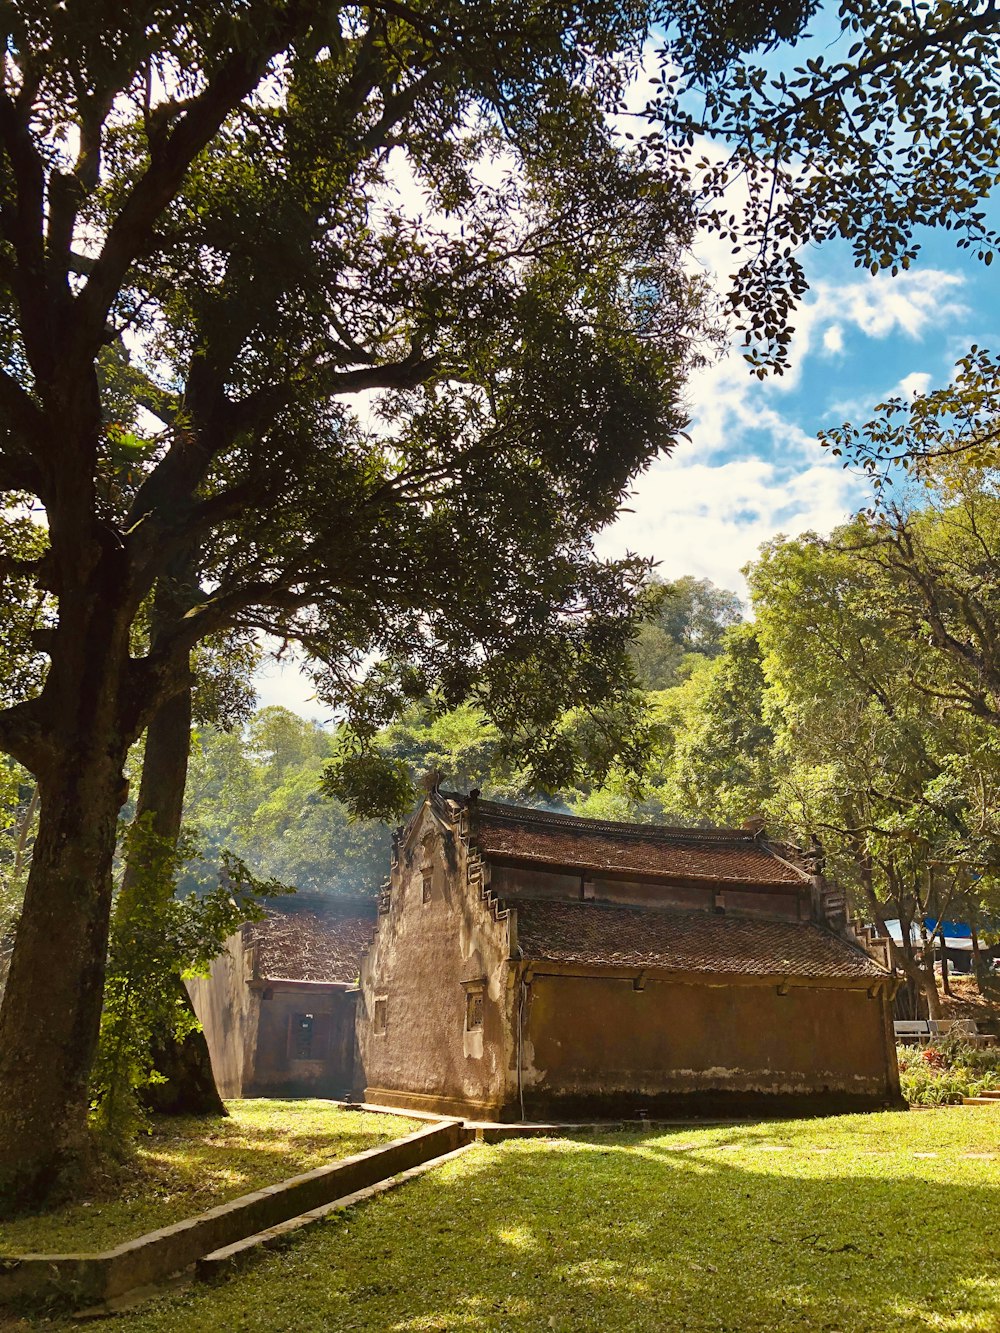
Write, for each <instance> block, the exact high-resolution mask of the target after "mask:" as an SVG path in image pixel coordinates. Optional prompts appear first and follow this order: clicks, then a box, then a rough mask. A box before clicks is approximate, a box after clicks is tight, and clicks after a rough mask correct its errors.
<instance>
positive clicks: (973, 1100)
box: [962, 1094, 997, 1106]
mask: <svg viewBox="0 0 1000 1333" xmlns="http://www.w3.org/2000/svg"><path fill="white" fill-rule="evenodd" d="M996 1104H997V1099H996V1098H995V1097H987V1096H986V1095H985V1094H984V1095H983V1096H982V1097H963V1098H962V1105H963V1106H996Z"/></svg>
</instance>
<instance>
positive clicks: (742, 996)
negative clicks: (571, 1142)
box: [515, 975, 898, 1119]
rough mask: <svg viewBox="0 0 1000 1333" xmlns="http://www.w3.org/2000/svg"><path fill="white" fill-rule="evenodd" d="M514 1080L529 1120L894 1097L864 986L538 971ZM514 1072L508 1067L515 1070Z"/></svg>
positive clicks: (881, 1016)
mask: <svg viewBox="0 0 1000 1333" xmlns="http://www.w3.org/2000/svg"><path fill="white" fill-rule="evenodd" d="M528 996H529V998H528V1002H527V1007H526V1011H525V1023H524V1032H525V1038H524V1042H523V1051H522V1079H523V1085H524V1099H525V1109H526V1113H527V1116H528V1118H529V1119H530V1118H533V1117H534V1118H537V1117H539V1116H546V1115H552V1114H557V1113H560V1112H562V1113H570V1112H571V1113H573V1114H577V1113H580V1112H597V1113H599V1112H605V1113H622V1112H625V1113H628V1112H631V1113H633V1114H634V1112H635V1111H636V1110H638V1109H642V1108H646V1109H648V1110H649V1111H650V1112H651V1113H652V1112H654V1111H655V1110H656V1109H657V1108H661V1109H673V1108H674V1107H675V1106H677V1105H683V1104H684V1103H685V1102H687V1103H691V1104H692V1106H691V1109H693V1110H703V1111H705V1112H710V1111H713V1110H725V1109H728V1108H731V1109H738V1108H742V1107H753V1106H756V1105H760V1106H762V1107H766V1106H767V1104H768V1103H770V1104H771V1108H772V1109H775V1110H777V1109H779V1108H780V1107H781V1106H782V1104H783V1103H787V1104H788V1105H789V1106H790V1107H792V1106H802V1107H803V1108H806V1109H808V1108H809V1107H814V1109H817V1110H832V1109H835V1108H836V1107H837V1106H841V1105H843V1106H851V1105H857V1106H863V1105H881V1104H892V1103H894V1102H896V1101H897V1099H898V1075H897V1074H896V1069H895V1052H894V1051H893V1052H891V1055H890V1053H889V1052H888V1051H887V1038H886V1012H887V1001H885V1000H884V999H883V998H882V997H881V996H879V997H875V998H869V996H868V994H867V992H866V991H865V990H848V989H829V990H819V989H816V990H813V989H805V988H798V987H795V986H792V987H790V988H789V990H788V992H787V994H785V995H779V994H778V993H777V988H776V987H775V986H773V985H760V986H749V985H732V986H725V985H719V986H709V985H700V984H686V983H682V982H675V981H657V980H655V979H652V978H650V979H647V981H646V983H645V987H644V989H642V990H635V989H634V988H633V984H632V980H631V979H629V978H625V977H623V978H621V979H619V978H608V977H593V976H587V977H572V976H544V975H535V976H534V978H533V980H532V982H531V985H530V987H529V991H528ZM515 1072H516V1067H515Z"/></svg>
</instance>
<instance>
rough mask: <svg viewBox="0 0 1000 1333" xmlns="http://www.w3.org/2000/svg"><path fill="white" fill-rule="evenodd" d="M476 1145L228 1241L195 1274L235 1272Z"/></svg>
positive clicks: (201, 1261)
mask: <svg viewBox="0 0 1000 1333" xmlns="http://www.w3.org/2000/svg"><path fill="white" fill-rule="evenodd" d="M473 1147H475V1144H473V1143H465V1144H463V1145H462V1146H461V1147H460V1148H455V1149H454V1150H453V1151H452V1152H448V1153H444V1154H443V1156H441V1157H432V1158H431V1160H430V1161H429V1162H422V1163H421V1164H420V1165H419V1166H414V1167H411V1168H410V1170H409V1171H401V1172H400V1174H399V1175H398V1176H390V1177H389V1178H388V1180H380V1181H378V1182H377V1183H376V1184H374V1185H369V1186H368V1187H367V1188H366V1189H362V1190H355V1191H354V1193H353V1194H345V1195H344V1197H343V1198H342V1199H334V1200H333V1201H332V1202H331V1203H325V1204H323V1205H322V1206H321V1207H319V1208H312V1209H310V1210H309V1212H307V1213H300V1214H299V1216H298V1217H290V1218H288V1219H287V1221H285V1222H279V1223H278V1224H277V1226H273V1227H268V1228H267V1230H266V1231H258V1232H256V1233H255V1234H254V1235H252V1236H244V1237H243V1239H242V1240H237V1241H234V1242H233V1244H232V1245H224V1246H223V1247H222V1248H221V1249H218V1250H213V1251H212V1253H211V1254H206V1255H203V1256H202V1257H201V1258H200V1259H199V1260H198V1261H197V1263H196V1264H195V1275H196V1276H197V1277H199V1278H201V1279H203V1280H208V1279H210V1278H215V1277H219V1276H220V1275H221V1274H224V1273H228V1272H231V1271H232V1270H233V1269H235V1268H238V1267H239V1266H240V1265H242V1264H243V1263H246V1262H247V1261H248V1260H250V1259H252V1258H254V1257H255V1256H256V1255H258V1254H259V1253H261V1251H263V1250H276V1249H280V1248H281V1247H282V1246H284V1245H286V1244H287V1243H288V1241H289V1239H290V1238H291V1237H292V1236H293V1235H295V1234H296V1233H297V1232H299V1231H303V1230H305V1228H306V1227H311V1226H316V1225H317V1223H319V1222H324V1221H326V1219H327V1218H328V1217H331V1216H333V1214H335V1213H340V1212H343V1211H344V1210H345V1209H347V1208H353V1207H354V1206H355V1205H356V1204H359V1203H365V1202H367V1201H368V1200H369V1199H374V1198H376V1197H377V1196H378V1195H379V1194H384V1193H385V1192H386V1191H387V1190H391V1189H395V1188H396V1186H397V1185H405V1184H406V1183H407V1182H408V1181H410V1180H416V1178H417V1177H418V1176H422V1175H425V1174H426V1173H427V1172H428V1171H430V1170H432V1169H433V1168H434V1167H438V1166H442V1165H443V1164H444V1163H445V1162H451V1161H453V1160H454V1159H455V1158H456V1157H461V1156H462V1154H463V1153H466V1152H468V1151H469V1149H470V1148H473Z"/></svg>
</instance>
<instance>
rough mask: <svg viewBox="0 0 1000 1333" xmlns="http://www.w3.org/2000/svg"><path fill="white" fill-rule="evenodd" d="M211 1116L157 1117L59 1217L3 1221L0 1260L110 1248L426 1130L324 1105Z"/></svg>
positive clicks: (245, 1104) (234, 1105) (249, 1108)
mask: <svg viewBox="0 0 1000 1333" xmlns="http://www.w3.org/2000/svg"><path fill="white" fill-rule="evenodd" d="M228 1107H229V1112H230V1114H229V1115H228V1116H227V1117H225V1118H222V1117H215V1118H212V1119H209V1120H205V1119H196V1118H194V1117H186V1116H185V1117H171V1116H162V1117H155V1118H154V1122H153V1133H152V1134H151V1135H149V1137H143V1138H142V1139H141V1140H140V1144H139V1148H138V1151H137V1152H136V1155H135V1158H134V1160H132V1161H131V1162H130V1163H129V1164H128V1165H127V1166H126V1167H124V1168H123V1169H122V1170H120V1171H115V1172H114V1174H113V1175H109V1176H107V1177H105V1178H104V1179H103V1180H99V1181H96V1182H95V1186H94V1189H93V1192H92V1193H91V1195H90V1197H88V1198H84V1199H81V1200H78V1201H77V1202H74V1203H72V1204H68V1205H66V1206H65V1207H62V1208H59V1209H57V1210H56V1211H55V1212H51V1213H45V1214H41V1215H38V1216H35V1217H24V1218H19V1219H17V1220H16V1221H13V1222H0V1254H27V1253H29V1252H31V1251H34V1252H36V1253H46V1254H53V1253H60V1252H69V1253H73V1252H76V1251H77V1250H101V1249H106V1248H107V1247H109V1246H111V1245H116V1244H118V1243H119V1242H120V1241H124V1240H130V1239H132V1238H134V1237H136V1236H141V1235H142V1234H143V1233H144V1232H146V1231H152V1230H155V1228H157V1227H161V1226H168V1225H169V1224H170V1223H171V1222H179V1221H180V1220H181V1219H182V1218H185V1217H191V1216H193V1215H194V1214H195V1213H200V1212H204V1210H205V1209H206V1208H212V1207H214V1206H215V1205H216V1204H218V1203H224V1202H226V1200H228V1199H235V1198H237V1197H238V1196H239V1195H241V1194H248V1193H250V1191H252V1190H255V1189H260V1188H261V1187H262V1186H263V1185H272V1184H274V1183H275V1182H276V1181H279V1180H284V1179H285V1178H286V1177H287V1176H294V1175H296V1174H297V1173H298V1172H300V1171H311V1170H312V1169H313V1167H316V1166H323V1165H325V1164H326V1163H327V1162H332V1161H336V1160H337V1159H338V1158H342V1157H350V1156H351V1154H352V1153H357V1152H363V1151H364V1150H365V1149H366V1148H374V1147H375V1146H376V1145H377V1144H379V1143H385V1142H387V1141H388V1140H389V1139H395V1138H401V1137H402V1136H403V1135H404V1134H409V1133H411V1132H412V1131H413V1130H414V1129H417V1128H418V1127H419V1126H418V1123H417V1122H416V1121H410V1120H404V1119H402V1118H400V1117H396V1116H382V1115H369V1114H366V1113H365V1112H363V1111H343V1110H341V1109H340V1108H339V1107H337V1106H333V1105H331V1104H330V1103H329V1102H322V1101H273V1100H260V1101H237V1102H230V1103H229V1104H228Z"/></svg>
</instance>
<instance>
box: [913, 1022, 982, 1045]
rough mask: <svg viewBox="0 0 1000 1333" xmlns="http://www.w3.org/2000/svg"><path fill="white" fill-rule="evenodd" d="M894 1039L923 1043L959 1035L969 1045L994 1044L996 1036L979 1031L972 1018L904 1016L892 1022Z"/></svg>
mask: <svg viewBox="0 0 1000 1333" xmlns="http://www.w3.org/2000/svg"><path fill="white" fill-rule="evenodd" d="M892 1027H893V1031H894V1032H895V1034H896V1040H897V1041H901V1042H910V1043H916V1044H918V1045H924V1044H926V1043H928V1042H931V1041H933V1040H934V1039H935V1038H937V1037H952V1036H953V1037H961V1038H962V1039H963V1040H964V1041H967V1042H968V1043H969V1045H970V1046H995V1045H996V1038H995V1037H991V1036H988V1035H987V1034H986V1033H983V1032H980V1031H979V1029H978V1027H977V1026H976V1020H975V1019H974V1018H906V1019H897V1020H896V1021H894V1022H893V1025H892Z"/></svg>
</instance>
